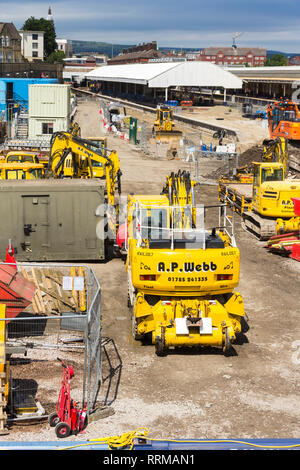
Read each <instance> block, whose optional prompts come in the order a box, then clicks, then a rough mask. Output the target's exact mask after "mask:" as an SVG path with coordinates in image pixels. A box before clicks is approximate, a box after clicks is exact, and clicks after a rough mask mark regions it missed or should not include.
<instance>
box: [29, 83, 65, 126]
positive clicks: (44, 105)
mask: <svg viewBox="0 0 300 470" xmlns="http://www.w3.org/2000/svg"><path fill="white" fill-rule="evenodd" d="M69 115H70V85H58V84H57V85H56V84H51V85H30V86H29V117H30V118H31V117H34V118H39V117H51V118H67V117H68V116H69Z"/></svg>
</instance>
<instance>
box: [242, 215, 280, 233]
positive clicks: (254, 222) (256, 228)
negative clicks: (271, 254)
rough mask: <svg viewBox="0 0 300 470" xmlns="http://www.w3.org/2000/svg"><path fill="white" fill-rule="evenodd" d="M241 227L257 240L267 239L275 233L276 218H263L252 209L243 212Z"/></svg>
mask: <svg viewBox="0 0 300 470" xmlns="http://www.w3.org/2000/svg"><path fill="white" fill-rule="evenodd" d="M242 227H243V229H244V230H245V231H246V232H249V233H251V234H252V235H254V236H255V237H256V238H258V239H259V240H269V238H270V237H273V236H274V235H276V220H275V219H267V218H263V217H261V216H260V215H259V214H257V213H256V212H252V211H247V212H244V214H243V220H242Z"/></svg>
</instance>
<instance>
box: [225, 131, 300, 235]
mask: <svg viewBox="0 0 300 470" xmlns="http://www.w3.org/2000/svg"><path fill="white" fill-rule="evenodd" d="M250 166H251V171H250V172H249V173H248V178H245V179H243V176H244V175H242V174H240V175H239V174H238V175H237V176H236V177H234V178H232V179H228V178H220V180H219V201H220V202H222V203H226V204H227V205H229V206H231V207H232V208H233V210H234V211H235V212H238V213H239V214H240V215H242V217H243V222H242V226H243V228H245V229H246V230H247V231H249V232H251V233H252V234H254V235H255V236H256V237H257V238H259V239H261V240H267V239H269V238H270V237H272V236H274V235H276V219H277V218H280V219H289V218H291V217H292V215H293V202H292V198H293V197H299V196H300V180H296V179H294V180H292V179H287V178H286V175H287V171H288V152H287V142H286V140H285V139H283V138H277V139H273V140H268V141H264V151H263V155H262V161H261V162H252V163H251V165H250ZM246 174H247V173H246Z"/></svg>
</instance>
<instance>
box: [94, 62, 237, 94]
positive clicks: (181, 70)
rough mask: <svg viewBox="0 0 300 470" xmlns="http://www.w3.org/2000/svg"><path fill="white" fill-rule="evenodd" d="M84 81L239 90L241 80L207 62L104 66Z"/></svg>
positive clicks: (154, 86) (95, 70)
mask: <svg viewBox="0 0 300 470" xmlns="http://www.w3.org/2000/svg"><path fill="white" fill-rule="evenodd" d="M86 78H87V80H98V81H107V82H122V83H136V84H140V85H147V86H148V87H149V88H168V87H176V86H181V87H207V88H218V87H220V88H225V89H241V88H242V85H243V81H242V80H241V79H240V78H239V77H237V76H235V75H233V74H232V73H230V72H228V71H226V70H224V69H222V68H221V67H219V66H218V65H215V64H211V63H209V62H200V61H190V62H188V61H187V62H167V63H166V62H156V63H151V64H149V63H148V64H126V65H107V66H102V67H98V68H96V69H94V70H92V71H90V72H88V73H87V74H86Z"/></svg>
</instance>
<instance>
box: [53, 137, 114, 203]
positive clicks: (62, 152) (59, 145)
mask: <svg viewBox="0 0 300 470" xmlns="http://www.w3.org/2000/svg"><path fill="white" fill-rule="evenodd" d="M92 145H93V143H92V142H91V141H88V140H86V139H83V138H81V137H79V136H78V135H75V134H73V133H70V132H63V131H62V132H56V133H55V134H53V136H52V139H51V142H50V152H49V163H48V170H49V172H50V174H52V175H53V177H55V178H65V177H70V178H93V161H94V162H97V163H101V164H102V165H103V168H104V174H103V176H104V178H105V179H106V185H107V197H108V202H109V203H110V204H111V205H113V206H114V205H115V190H116V189H117V190H118V193H119V194H120V193H121V169H120V162H119V158H118V155H117V153H116V152H115V151H111V153H110V155H105V156H104V155H101V153H100V152H101V151H100V150H99V151H95V150H92V149H91V146H92ZM105 150H106V154H107V153H108V149H105Z"/></svg>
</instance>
